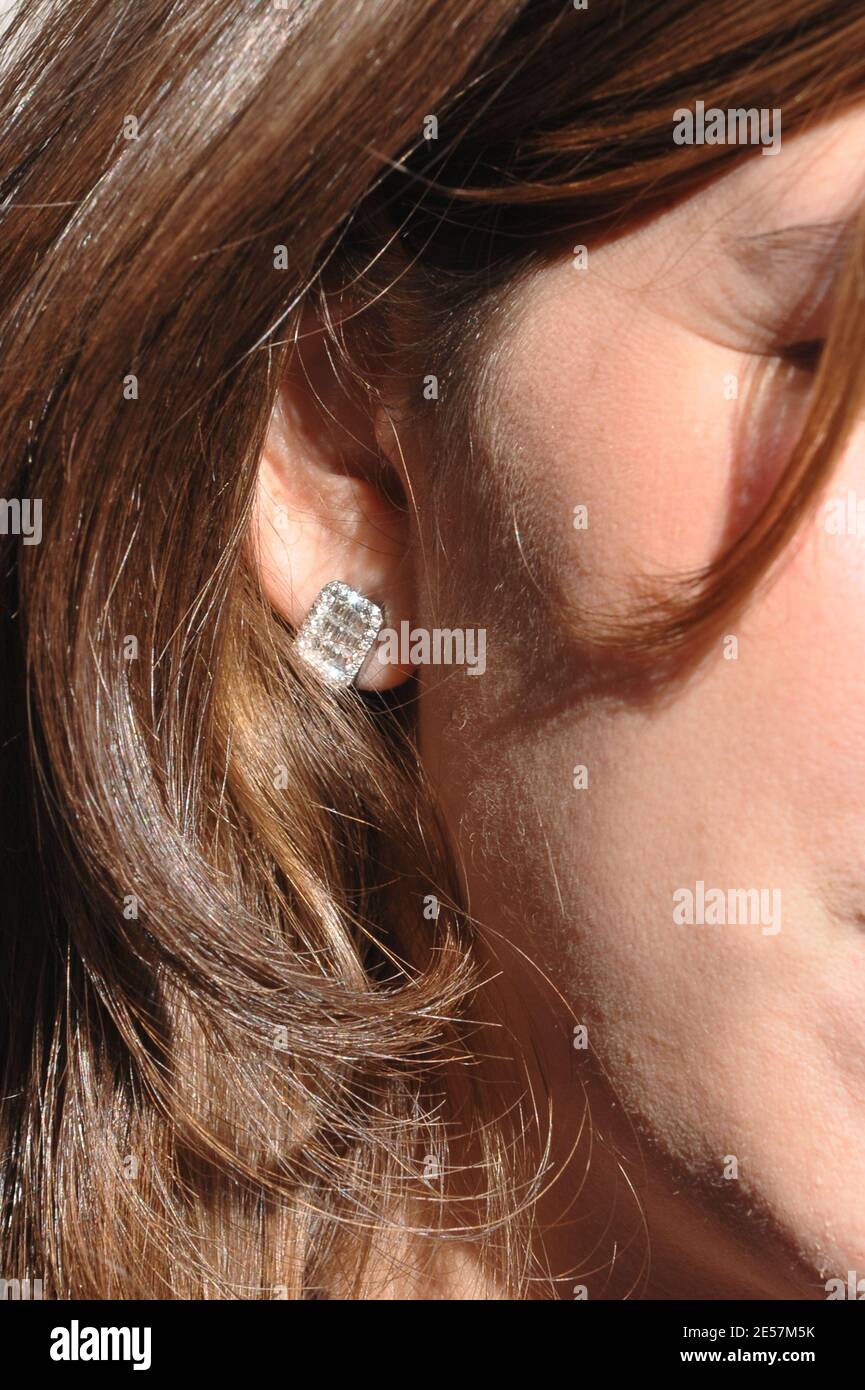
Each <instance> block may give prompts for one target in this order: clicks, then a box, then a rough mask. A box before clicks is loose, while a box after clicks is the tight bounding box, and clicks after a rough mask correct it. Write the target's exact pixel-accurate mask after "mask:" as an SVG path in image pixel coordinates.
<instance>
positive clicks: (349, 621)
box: [296, 579, 384, 685]
mask: <svg viewBox="0 0 865 1390" xmlns="http://www.w3.org/2000/svg"><path fill="white" fill-rule="evenodd" d="M383 622H384V613H383V612H382V610H381V609H380V608H379V606H378V604H377V603H373V601H372V599H369V598H366V597H365V596H364V595H363V594H360V593H358V591H357V589H353V588H352V587H351V585H350V584H343V583H341V582H340V580H338V579H334V580H332V581H331V582H330V584H325V586H324V588H323V589H321V590H320V591H319V593H318V595H317V596H316V598H315V601H314V602H313V605H312V607H311V608H310V610H309V612H308V613H307V615H306V617H305V618H304V620H303V622H302V623H301V625H300V627H299V628H298V632H297V639H296V646H297V651H298V654H299V655H300V656H302V657H303V659H304V661H306V662H307V664H308V665H310V666H312V667H313V669H314V670H315V671H317V672H318V674H319V675H320V676H321V677H322V679H323V680H325V681H327V683H328V685H351V683H352V681H353V680H354V678H355V676H356V675H357V673H358V671H359V670H360V668H361V666H362V665H363V663H364V661H365V660H366V658H367V655H368V654H369V652H370V650H371V649H372V646H373V643H374V642H375V639H376V637H377V636H378V633H379V630H380V628H381V625H382V623H383Z"/></svg>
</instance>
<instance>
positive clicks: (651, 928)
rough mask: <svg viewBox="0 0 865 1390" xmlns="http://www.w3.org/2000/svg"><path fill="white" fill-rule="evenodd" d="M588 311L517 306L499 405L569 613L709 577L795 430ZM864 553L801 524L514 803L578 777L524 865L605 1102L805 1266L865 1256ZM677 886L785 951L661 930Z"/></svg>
mask: <svg viewBox="0 0 865 1390" xmlns="http://www.w3.org/2000/svg"><path fill="white" fill-rule="evenodd" d="M559 273H563V274H567V273H568V272H559ZM591 293H592V291H591V290H590V289H589V288H588V287H586V294H585V295H584V296H583V297H582V298H580V299H576V298H575V297H574V296H573V294H572V293H571V294H568V293H566V292H565V288H564V287H563V286H559V288H558V290H557V291H556V292H555V293H553V294H552V300H553V302H552V303H550V302H548V301H547V299H546V293H545V294H544V296H539V297H538V299H537V300H536V301H535V303H534V304H533V305H532V306H531V307H530V310H529V312H527V315H526V319H525V322H524V324H523V327H522V331H521V333H520V335H519V340H518V347H517V349H516V351H515V352H514V354H513V355H512V357H511V359H510V362H509V366H508V372H509V373H512V379H511V381H510V391H509V401H510V404H509V406H507V407H506V410H507V429H508V440H509V443H510V447H511V450H512V454H513V457H514V458H515V461H516V463H515V466H516V467H517V468H518V469H520V470H522V473H523V477H522V485H521V488H520V495H521V496H522V497H524V498H525V499H526V500H525V505H526V507H527V508H530V509H531V510H532V513H533V516H532V527H533V532H534V534H535V535H536V536H537V535H541V536H544V537H545V538H546V542H547V555H548V571H547V572H548V576H549V577H550V578H551V581H552V583H554V584H556V585H558V586H559V587H560V589H561V591H562V592H563V593H564V594H565V595H566V597H567V598H568V599H569V600H570V601H571V603H572V604H573V605H574V606H577V607H579V608H588V609H591V608H592V607H593V606H598V607H601V608H603V607H604V606H605V605H609V604H610V603H611V602H612V603H615V602H617V601H618V600H620V599H621V598H623V597H624V596H626V595H627V596H629V597H630V596H631V595H632V592H633V590H632V581H633V578H634V576H635V575H638V574H640V573H647V572H648V573H651V574H658V575H671V576H674V575H677V574H681V572H683V571H687V570H696V569H699V568H700V567H701V566H703V565H705V564H706V563H707V562H709V561H710V560H711V559H712V558H714V557H715V555H716V554H717V553H718V552H719V550H720V549H721V548H722V547H723V546H724V545H726V544H727V543H729V540H730V538H731V533H732V531H733V530H735V527H736V524H737V522H739V523H741V521H742V520H743V519H747V515H748V513H749V510H753V508H754V507H755V506H757V505H759V502H760V501H761V500H762V497H763V495H764V494H765V491H766V490H768V488H769V487H771V485H772V483H773V482H774V480H775V478H776V477H777V475H778V473H779V471H780V469H781V468H782V467H783V466H784V463H785V462H786V459H787V457H788V456H789V450H790V447H791V444H792V442H793V440H794V439H795V435H796V432H797V429H798V425H799V422H800V420H801V416H802V411H803V407H804V398H803V396H802V394H801V391H800V392H799V394H798V395H797V394H796V392H795V391H794V392H793V393H792V394H791V395H790V396H786V395H782V394H781V393H780V391H778V390H777V388H773V390H775V394H773V395H772V396H766V398H765V399H764V400H762V403H761V404H760V408H759V410H758V411H757V412H756V413H755V415H754V417H753V420H752V433H751V434H750V435H748V433H747V429H746V425H747V420H748V417H747V413H746V411H747V405H748V397H747V391H744V392H743V391H742V390H741V387H742V386H743V382H742V381H741V380H739V381H738V382H737V385H738V386H739V387H740V391H739V395H738V398H736V396H735V395H734V394H733V392H732V391H731V390H730V385H731V382H730V378H731V376H735V374H736V372H737V365H738V366H739V367H740V369H741V359H740V358H739V357H738V356H737V355H736V354H733V353H730V352H727V351H725V350H722V349H720V348H718V347H715V346H711V345H709V344H707V343H702V342H701V341H700V340H699V339H696V338H695V337H694V335H693V334H690V333H687V332H685V331H684V330H681V329H678V328H676V327H675V326H673V325H671V324H668V323H664V322H662V321H661V320H660V319H658V318H657V316H654V315H653V316H645V317H641V316H640V315H639V314H634V313H633V312H632V314H631V318H630V323H628V316H627V313H626V312H625V308H624V307H623V306H622V305H618V306H617V305H616V304H615V302H613V303H612V304H609V303H607V304H606V305H605V307H600V306H599V305H598V304H597V303H595V302H593V301H592V300H590V298H589V296H590V294H591ZM587 322H591V323H592V324H593V329H592V338H591V341H589V340H588V338H587V336H586V333H585V329H584V325H585V323H587ZM744 384H745V385H747V383H744ZM506 399H508V397H507V396H506ZM743 429H744V430H745V433H744V434H743ZM529 480H530V486H529ZM849 490H853V491H854V492H855V493H857V494H858V496H861V497H863V498H865V446H863V440H862V438H861V436H860V437H859V438H857V439H856V440H854V441H853V442H852V444H851V446H850V447H849V449H848V450H847V453H846V455H845V458H844V460H843V461H842V464H841V467H840V469H839V471H838V472H837V473H836V475H835V477H834V478H833V480H832V481H831V483H830V485H829V495H830V496H838V497H845V496H846V494H847V492H848V491H849ZM579 504H582V505H584V506H586V507H587V509H588V526H587V528H585V529H578V530H575V529H574V526H573V514H574V507H575V506H577V505H579ZM863 511H865V503H863ZM862 530H863V535H862V536H861V537H860V536H858V535H856V534H853V535H845V534H842V535H839V536H833V535H831V534H828V533H827V531H826V529H825V526H824V524H823V513H822V512H818V515H817V517H816V519H815V520H814V521H813V523H811V524H810V525H808V526H806V527H805V528H803V532H802V534H801V535H800V536H799V537H797V538H796V540H795V541H794V543H793V545H792V546H791V548H790V550H789V551H788V553H787V554H786V555H785V556H784V558H783V560H782V562H781V564H780V566H779V569H778V571H777V572H776V574H775V575H774V577H773V581H772V583H771V584H770V585H768V586H765V587H764V588H761V589H760V591H759V592H758V593H757V594H755V596H754V598H753V600H752V602H751V603H750V605H749V606H748V608H747V610H746V611H745V613H744V614H743V616H742V617H741V619H738V620H736V621H735V622H734V623H733V624H732V625H731V631H730V634H729V635H731V636H735V637H736V638H737V641H738V652H737V656H736V659H735V660H728V659H727V658H726V655H725V653H724V652H723V651H722V650H718V651H717V652H715V653H711V652H710V653H709V654H708V656H707V659H706V662H705V663H704V665H703V666H702V667H701V669H700V671H699V672H698V673H697V674H696V675H695V677H694V679H693V680H691V681H689V682H688V683H687V684H686V686H685V687H684V688H683V689H682V690H681V691H679V692H677V693H676V694H675V695H674V696H673V697H672V698H671V699H669V700H666V701H659V702H658V703H657V704H656V705H652V706H646V705H644V706H635V705H634V704H629V703H627V702H625V701H622V702H621V704H620V705H619V707H617V708H614V711H613V712H612V713H610V712H604V713H599V712H591V711H589V712H586V711H584V710H581V711H580V712H579V713H578V712H577V711H576V710H574V711H573V713H572V716H571V718H570V721H569V722H567V721H565V720H562V721H561V722H560V723H559V724H558V725H557V726H556V727H555V728H554V729H551V728H550V727H548V726H544V725H543V724H542V723H539V725H538V727H537V728H536V729H535V730H534V745H533V749H532V753H531V765H532V769H533V772H532V779H531V783H530V784H529V785H528V786H527V793H526V796H527V799H528V797H529V795H530V794H531V793H532V792H534V794H535V795H537V788H538V787H542V788H549V787H556V786H561V785H563V769H564V768H567V767H568V766H571V765H573V764H574V763H575V762H582V763H586V764H587V765H588V766H589V769H590V791H589V792H588V793H586V794H585V800H584V801H583V802H581V803H580V804H579V806H577V807H570V808H569V810H568V812H567V813H564V814H563V808H562V806H561V805H556V806H554V805H552V804H548V806H547V815H546V816H545V817H544V823H545V832H546V839H545V841H544V843H543V844H542V845H541V844H539V845H538V846H537V854H538V860H539V862H540V861H541V860H545V862H552V861H554V862H555V864H556V867H557V884H556V896H557V899H558V901H559V902H560V903H562V902H563V903H564V908H565V913H564V918H565V919H566V921H567V931H566V932H565V931H562V933H561V934H558V935H557V937H556V946H555V949H556V950H558V951H559V952H560V958H559V961H558V967H559V969H561V968H562V956H563V957H564V959H565V965H564V969H565V970H567V971H568V972H570V981H571V987H572V990H573V992H574V994H575V997H577V998H578V1002H579V1007H580V1008H581V1009H583V1010H584V1012H585V1016H587V1017H590V1018H591V1020H592V1026H593V1027H594V1029H595V1040H596V1044H597V1045H598V1047H599V1050H600V1051H601V1053H602V1055H603V1058H604V1061H605V1064H606V1065H607V1067H608V1069H609V1072H610V1074H611V1076H612V1078H613V1081H614V1083H615V1085H616V1088H617V1090H618V1091H619V1093H620V1095H621V1096H622V1097H623V1099H625V1100H626V1101H627V1103H628V1104H629V1106H630V1108H631V1110H632V1112H633V1113H635V1114H638V1115H639V1116H641V1117H642V1118H643V1121H644V1123H645V1124H646V1126H647V1127H648V1128H649V1129H650V1130H652V1131H653V1132H654V1133H655V1134H656V1135H659V1136H662V1138H663V1142H664V1144H665V1145H666V1146H667V1147H668V1148H669V1149H671V1150H672V1151H674V1152H675V1153H676V1154H677V1156H678V1157H679V1158H680V1159H683V1160H684V1161H685V1162H686V1163H688V1164H689V1165H690V1166H691V1167H692V1169H693V1170H694V1171H699V1172H700V1173H701V1174H703V1175H704V1176H708V1177H709V1178H710V1179H711V1178H712V1177H713V1176H718V1175H719V1174H720V1172H721V1168H722V1166H723V1161H724V1158H725V1156H726V1155H729V1154H734V1155H738V1157H739V1158H740V1160H741V1162H742V1169H743V1177H742V1186H743V1191H746V1192H747V1193H749V1194H750V1198H751V1199H753V1200H754V1201H755V1202H757V1203H758V1204H759V1205H763V1206H765V1207H767V1208H768V1209H770V1210H771V1211H772V1212H773V1213H774V1214H775V1215H776V1216H777V1217H778V1219H779V1220H780V1221H781V1222H782V1223H783V1224H784V1225H785V1226H786V1227H787V1229H788V1230H791V1231H793V1232H794V1233H795V1235H796V1239H797V1240H799V1241H800V1242H801V1244H802V1246H803V1248H807V1249H809V1250H810V1251H811V1252H812V1256H813V1258H814V1259H815V1261H817V1262H818V1263H819V1261H820V1260H821V1259H823V1258H825V1259H828V1260H830V1261H831V1260H832V1259H834V1258H835V1257H836V1256H837V1257H838V1258H843V1255H842V1254H840V1253H839V1252H842V1251H843V1250H844V1249H846V1250H848V1251H853V1252H855V1253H856V1255H857V1257H861V1256H862V1253H863V1250H865V1220H863V1218H861V1217H859V1216H858V1215H857V1214H856V1212H855V1211H854V1210H853V1209H852V1207H851V1200H852V1199H851V1196H850V1194H851V1192H853V1193H854V1195H855V1190H854V1189H853V1188H852V1187H851V1181H850V1174H851V1172H853V1171H854V1170H855V1172H856V1174H857V1178H861V1177H863V1173H862V1167H863V1164H862V1161H861V1160H860V1159H859V1158H858V1157H857V1155H858V1154H859V1153H862V1152H865V1120H863V1117H862V1116H861V1114H860V1113H859V1112H860V1108H861V1107H860V1102H861V1095H862V1091H863V1086H865V1065H863V1063H862V1062H861V1060H860V1058H861V1055H862V1049H861V1045H860V1031H861V1030H860V1025H859V1022H858V1020H859V1019H860V1018H861V1009H862V1008H863V1007H865V993H863V989H865V976H863V969H865V965H863V939H862V935H861V931H862V928H861V921H862V920H865V916H860V920H859V923H858V925H857V921H856V914H857V912H858V913H860V914H865V849H863V846H865V782H863V777H862V771H863V768H865V602H863V600H865V519H863V524H862ZM551 622H552V619H551ZM526 752H527V750H526V748H525V746H523V748H522V749H521V750H520V758H519V759H515V760H514V762H513V763H512V764H511V768H510V770H511V774H512V776H513V778H514V782H515V784H516V785H519V781H520V778H521V777H522V778H523V779H524V780H526V781H527V782H528V778H527V775H526V774H525V773H523V772H522V771H521V768H522V767H524V766H525V765H526V762H527V761H528V759H527V757H526ZM545 856H546V859H545ZM698 880H702V881H703V882H704V883H705V884H706V886H707V887H709V886H716V887H718V888H720V889H722V890H723V891H725V892H726V891H728V890H740V889H741V890H747V889H749V888H754V887H756V888H763V889H766V890H774V889H777V890H779V891H780V893H781V901H782V904H783V913H782V919H783V927H782V930H781V931H780V933H778V934H764V933H763V932H762V931H761V929H760V926H759V925H738V926H734V925H726V926H719V927H716V928H715V929H714V930H713V929H712V928H710V927H702V928H701V927H699V926H692V927H682V926H676V925H674V921H673V894H674V892H675V891H676V889H677V888H680V887H684V886H687V887H690V888H694V887H695V885H696V883H697V881H698ZM845 914H846V919H845ZM781 1078H784V1081H783V1083H782V1082H781V1080H780V1079H781Z"/></svg>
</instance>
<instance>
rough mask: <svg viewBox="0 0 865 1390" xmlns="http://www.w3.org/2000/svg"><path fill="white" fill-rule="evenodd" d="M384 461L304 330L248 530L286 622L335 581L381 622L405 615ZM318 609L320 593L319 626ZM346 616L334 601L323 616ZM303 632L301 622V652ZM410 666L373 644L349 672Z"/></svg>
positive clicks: (382, 680) (406, 594)
mask: <svg viewBox="0 0 865 1390" xmlns="http://www.w3.org/2000/svg"><path fill="white" fill-rule="evenodd" d="M388 469H390V465H389V464H388V463H387V460H386V459H384V458H383V457H382V454H381V452H380V450H379V447H378V442H377V439H376V431H375V428H374V425H373V422H372V417H371V415H370V414H369V412H366V411H364V409H363V407H362V405H360V406H359V404H358V402H357V401H356V400H352V399H350V398H349V396H348V395H347V393H346V391H345V390H344V389H343V388H342V386H341V385H340V383H339V382H338V381H337V380H336V377H335V373H334V371H333V367H332V364H331V361H330V358H329V356H328V354H327V352H326V347H325V344H324V339H323V335H322V334H314V335H308V336H307V337H305V339H304V340H303V346H302V350H301V354H300V361H299V362H298V363H295V369H294V370H293V371H292V372H291V374H290V375H288V376H287V377H286V380H285V381H284V382H283V384H282V386H281V388H280V392H279V395H278V398H277V401H276V403H275V406H274V410H273V414H272V416H271V420H270V424H269V426H268V431H267V437H266V440H265V444H264V448H263V450H262V456H261V462H260V465H259V479H258V494H257V502H256V508H255V514H254V518H253V528H254V529H253V537H252V539H253V543H254V548H255V554H256V557H257V561H258V567H259V575H260V581H261V587H262V591H263V593H264V595H265V596H266V598H267V599H268V600H269V601H270V603H271V604H272V605H273V607H274V608H275V609H276V611H277V612H278V613H279V614H280V615H281V616H282V617H284V618H285V619H287V620H288V621H289V622H290V623H291V624H292V625H294V626H295V627H297V628H299V629H300V628H301V627H302V624H304V621H305V620H306V619H307V618H308V617H310V616H312V617H314V616H315V615H314V614H312V613H311V610H313V607H314V605H316V600H317V599H319V596H320V595H321V594H322V591H323V590H326V587H327V586H329V585H332V584H334V583H336V584H339V585H342V586H344V587H345V588H346V589H348V590H351V591H353V592H354V593H356V594H357V595H359V596H360V597H361V600H365V601H368V602H369V603H370V604H371V605H375V607H376V608H377V609H379V610H381V619H382V621H383V622H387V624H388V626H389V627H392V626H398V624H399V622H400V621H402V620H403V619H410V618H411V613H412V590H413V583H412V565H411V555H410V544H409V518H408V515H407V509H406V508H405V506H404V504H403V503H402V502H401V489H400V488H399V486H398V485H397V480H396V479H395V477H394V478H388V476H387V470H388ZM333 592H338V591H333ZM337 607H339V605H338V604H337ZM326 609H327V601H326V599H325V600H322V606H321V608H320V610H319V617H320V618H321V619H322V624H321V629H320V631H324V626H325V613H326ZM353 611H354V612H355V613H358V612H362V613H363V614H364V615H365V616H366V617H369V616H370V615H371V612H372V610H371V609H370V608H366V607H364V606H362V605H361V607H360V608H358V609H355V610H353ZM347 616H348V617H351V613H350V612H349V610H348V609H347V610H346V612H345V613H343V612H342V610H341V608H340V614H337V613H336V608H334V610H333V613H332V614H331V618H332V619H333V620H334V621H336V620H337V619H339V620H340V621H341V620H342V619H346V618H347ZM328 622H330V620H328ZM378 626H381V623H379V624H378ZM364 630H367V629H366V628H364ZM328 631H330V635H331V637H333V636H334V635H335V630H334V629H333V628H332V626H331V627H328ZM319 635H320V633H319ZM310 638H311V629H310V628H309V627H307V630H306V634H305V639H304V640H305V642H306V643H307V651H309V650H311V647H310V645H309V642H310ZM347 641H348V639H347ZM349 645H350V643H349ZM302 654H303V653H302ZM313 664H314V663H313ZM410 671H411V668H410V667H400V666H395V665H393V664H391V663H389V662H387V661H386V660H385V661H382V660H380V659H379V657H378V655H377V652H376V651H375V650H372V651H371V652H370V654H369V656H368V657H367V658H366V659H365V660H364V661H363V664H362V666H361V668H360V670H359V671H357V672H356V674H355V675H353V678H354V679H355V680H356V683H357V685H358V686H360V687H361V688H362V689H376V690H384V689H387V688H389V687H390V686H394V685H397V684H399V683H400V682H401V681H403V680H405V679H406V677H407V676H408V675H409V674H410ZM320 674H323V672H320ZM341 683H345V682H341Z"/></svg>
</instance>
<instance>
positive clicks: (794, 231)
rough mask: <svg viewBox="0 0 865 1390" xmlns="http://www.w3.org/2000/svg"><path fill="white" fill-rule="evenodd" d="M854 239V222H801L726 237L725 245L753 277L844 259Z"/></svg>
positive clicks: (729, 253)
mask: <svg viewBox="0 0 865 1390" xmlns="http://www.w3.org/2000/svg"><path fill="white" fill-rule="evenodd" d="M852 236H853V224H852V222H851V221H850V220H849V219H838V220H835V221H829V222H799V223H794V224H792V225H791V226H788V227H778V228H776V229H775V230H773V231H767V232H757V233H749V234H747V235H742V234H741V233H740V234H735V235H734V234H726V235H724V236H723V237H722V239H721V242H722V246H723V249H724V251H725V253H726V254H727V255H728V256H729V258H730V259H731V260H732V261H734V262H735V263H736V264H737V265H738V266H739V267H740V268H741V269H743V270H746V271H747V272H748V273H749V274H750V275H765V274H769V273H772V272H778V271H786V270H791V269H802V268H803V266H805V265H806V264H808V263H810V264H812V265H813V264H814V263H815V262H816V263H817V264H819V263H821V262H824V261H828V260H835V259H836V258H840V256H841V255H842V254H843V253H844V252H846V251H847V249H848V248H849V246H850V243H851V240H852Z"/></svg>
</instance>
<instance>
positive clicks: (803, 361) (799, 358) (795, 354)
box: [780, 338, 826, 372]
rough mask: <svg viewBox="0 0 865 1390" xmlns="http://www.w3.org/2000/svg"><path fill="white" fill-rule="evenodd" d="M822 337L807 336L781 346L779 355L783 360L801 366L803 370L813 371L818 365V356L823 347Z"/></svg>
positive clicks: (819, 356) (820, 354)
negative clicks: (796, 341)
mask: <svg viewBox="0 0 865 1390" xmlns="http://www.w3.org/2000/svg"><path fill="white" fill-rule="evenodd" d="M825 345H826V344H825V340H824V339H823V338H807V339H804V340H803V341H802V342H799V343H791V344H790V345H789V346H788V347H785V348H782V349H781V353H780V356H781V357H782V358H783V359H784V361H785V362H790V363H792V364H793V366H795V367H799V368H801V370H802V371H803V372H815V371H816V370H817V367H818V366H819V365H820V358H821V357H822V355H823V348H824V347H825Z"/></svg>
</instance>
